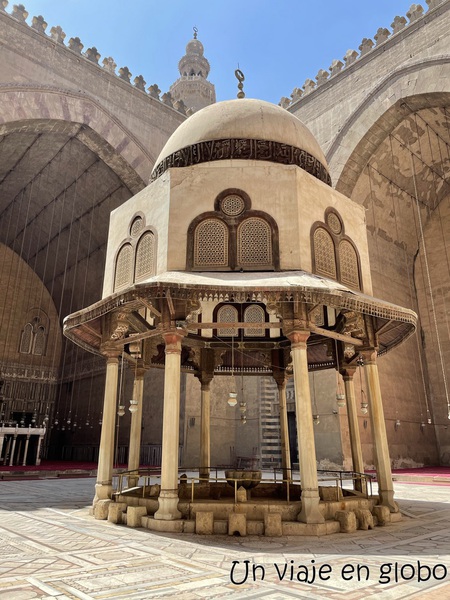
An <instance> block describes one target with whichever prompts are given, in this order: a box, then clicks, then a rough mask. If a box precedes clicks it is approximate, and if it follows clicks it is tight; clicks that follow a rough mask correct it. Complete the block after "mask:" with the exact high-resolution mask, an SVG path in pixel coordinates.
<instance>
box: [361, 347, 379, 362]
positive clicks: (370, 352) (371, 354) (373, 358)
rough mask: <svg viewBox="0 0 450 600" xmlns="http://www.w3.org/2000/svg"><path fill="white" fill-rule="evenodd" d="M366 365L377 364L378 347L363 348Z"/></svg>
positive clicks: (362, 353)
mask: <svg viewBox="0 0 450 600" xmlns="http://www.w3.org/2000/svg"><path fill="white" fill-rule="evenodd" d="M361 355H362V357H363V361H364V365H375V364H376V362H377V349H376V348H365V349H364V350H361Z"/></svg>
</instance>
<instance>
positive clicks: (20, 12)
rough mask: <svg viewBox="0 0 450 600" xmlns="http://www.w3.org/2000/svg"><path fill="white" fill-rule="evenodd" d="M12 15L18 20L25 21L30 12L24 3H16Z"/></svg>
mask: <svg viewBox="0 0 450 600" xmlns="http://www.w3.org/2000/svg"><path fill="white" fill-rule="evenodd" d="M11 16H12V17H14V18H15V19H17V20H18V21H21V22H22V23H25V20H26V18H27V17H28V12H27V10H26V9H25V6H24V5H23V4H14V6H13V9H12V13H11Z"/></svg>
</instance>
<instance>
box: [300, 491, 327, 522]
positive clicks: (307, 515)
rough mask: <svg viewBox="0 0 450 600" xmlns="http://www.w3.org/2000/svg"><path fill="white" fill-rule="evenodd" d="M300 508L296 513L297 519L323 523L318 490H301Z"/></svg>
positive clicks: (323, 518)
mask: <svg viewBox="0 0 450 600" xmlns="http://www.w3.org/2000/svg"><path fill="white" fill-rule="evenodd" d="M301 501H302V509H301V511H300V512H299V514H298V517H297V521H301V522H302V523H325V517H324V516H323V514H322V513H321V512H320V509H319V502H320V498H319V492H318V491H315V490H314V491H312V490H311V491H310V490H302V497H301Z"/></svg>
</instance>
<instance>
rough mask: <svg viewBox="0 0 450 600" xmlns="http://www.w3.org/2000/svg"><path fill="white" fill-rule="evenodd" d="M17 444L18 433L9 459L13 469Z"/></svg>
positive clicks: (14, 438)
mask: <svg viewBox="0 0 450 600" xmlns="http://www.w3.org/2000/svg"><path fill="white" fill-rule="evenodd" d="M16 442H17V433H16V434H15V435H14V437H13V442H12V448H11V455H10V457H9V466H10V467H12V466H13V464H14V452H15V450H16Z"/></svg>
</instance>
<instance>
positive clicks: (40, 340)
mask: <svg viewBox="0 0 450 600" xmlns="http://www.w3.org/2000/svg"><path fill="white" fill-rule="evenodd" d="M45 340H46V335H45V328H44V327H43V326H42V325H40V326H39V327H38V328H37V329H36V333H35V334H34V343H33V354H36V355H37V356H43V355H44V354H45Z"/></svg>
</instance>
